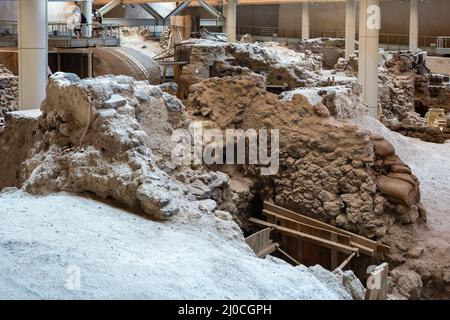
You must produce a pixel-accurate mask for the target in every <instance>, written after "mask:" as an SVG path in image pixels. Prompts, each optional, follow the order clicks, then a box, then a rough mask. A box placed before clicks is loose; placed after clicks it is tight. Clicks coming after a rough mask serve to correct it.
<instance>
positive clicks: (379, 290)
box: [364, 262, 389, 300]
mask: <svg viewBox="0 0 450 320" xmlns="http://www.w3.org/2000/svg"><path fill="white" fill-rule="evenodd" d="M388 273H389V266H388V264H387V263H386V262H384V263H382V264H380V265H379V266H378V267H376V268H375V270H373V271H372V272H371V273H370V276H369V278H368V279H367V289H366V295H365V298H364V299H365V300H386V299H387V278H388Z"/></svg>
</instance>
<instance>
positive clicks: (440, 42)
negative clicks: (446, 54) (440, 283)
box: [437, 36, 450, 49]
mask: <svg viewBox="0 0 450 320" xmlns="http://www.w3.org/2000/svg"><path fill="white" fill-rule="evenodd" d="M437 48H438V49H448V48H450V36H449V37H437Z"/></svg>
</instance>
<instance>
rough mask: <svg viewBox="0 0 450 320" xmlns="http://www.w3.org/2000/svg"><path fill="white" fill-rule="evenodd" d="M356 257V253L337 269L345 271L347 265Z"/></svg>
mask: <svg viewBox="0 0 450 320" xmlns="http://www.w3.org/2000/svg"><path fill="white" fill-rule="evenodd" d="M355 256H356V253H355V252H353V253H352V254H351V255H350V256H349V257H348V258H347V259H345V260H344V261H343V262H342V263H341V265H340V266H339V267H337V269H341V270H344V268H345V267H346V266H347V264H348V263H349V262H350V261H351V260H352V259H353V258H354V257H355Z"/></svg>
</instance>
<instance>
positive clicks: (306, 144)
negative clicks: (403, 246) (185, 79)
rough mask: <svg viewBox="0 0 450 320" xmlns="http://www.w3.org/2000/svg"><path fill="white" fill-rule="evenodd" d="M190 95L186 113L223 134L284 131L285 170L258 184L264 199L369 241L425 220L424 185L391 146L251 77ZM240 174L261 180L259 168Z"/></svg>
mask: <svg viewBox="0 0 450 320" xmlns="http://www.w3.org/2000/svg"><path fill="white" fill-rule="evenodd" d="M194 89H195V90H194ZM192 92H193V93H192V94H191V95H190V97H189V100H188V102H187V110H188V112H189V113H190V114H191V115H192V116H193V117H194V118H197V119H203V120H208V121H213V122H214V123H215V124H216V126H217V127H218V128H220V129H222V130H223V129H226V128H238V129H244V130H247V129H250V128H253V129H260V128H272V129H279V132H280V170H279V172H278V173H277V174H276V175H274V176H268V177H265V178H264V180H263V181H259V182H258V183H260V184H262V185H264V186H265V188H266V190H260V192H261V193H262V197H263V199H266V200H272V201H274V202H275V203H276V204H278V205H280V206H284V207H287V208H290V209H293V210H296V211H299V212H303V213H305V214H307V215H310V216H312V217H314V218H318V219H321V220H323V221H326V222H328V223H331V224H333V225H338V226H340V227H343V228H345V229H348V230H351V231H354V232H357V233H360V234H363V235H365V236H367V237H370V238H382V237H383V236H384V235H385V233H386V231H387V230H388V228H390V226H392V225H393V224H403V223H414V222H416V221H417V220H418V218H419V217H422V218H423V219H425V209H424V208H423V206H422V205H421V204H420V190H419V182H418V181H417V178H416V177H415V176H414V175H412V174H411V171H410V169H409V168H408V167H407V165H405V164H404V163H403V162H402V161H401V160H400V159H399V158H398V157H397V156H396V155H395V150H394V148H393V147H392V145H391V144H390V143H389V142H387V141H385V140H384V139H383V138H382V137H380V136H374V135H370V134H369V133H368V132H365V131H361V130H358V129H357V128H356V127H355V126H353V125H351V124H349V123H347V122H345V121H339V120H335V119H333V118H332V117H330V113H329V110H328V109H327V108H326V107H325V106H324V105H322V104H318V105H315V106H312V105H310V104H309V103H308V102H307V100H306V98H305V97H304V96H302V95H294V96H293V97H292V98H291V100H289V101H281V100H279V98H278V97H277V96H276V95H274V94H271V93H268V92H266V90H265V85H264V82H263V81H262V80H261V79H260V78H255V77H250V76H241V77H224V78H220V79H219V78H214V79H209V80H206V81H204V82H202V83H199V84H197V85H195V88H193V90H192ZM239 171H240V172H239V173H235V176H239V175H243V176H245V177H251V178H253V179H254V181H256V180H258V178H257V177H258V174H259V170H258V169H257V168H256V167H255V166H245V165H244V166H241V167H240V170H239ZM232 181H233V176H232ZM255 183H256V182H255ZM267 189H268V190H267ZM248 190H249V189H246V192H248Z"/></svg>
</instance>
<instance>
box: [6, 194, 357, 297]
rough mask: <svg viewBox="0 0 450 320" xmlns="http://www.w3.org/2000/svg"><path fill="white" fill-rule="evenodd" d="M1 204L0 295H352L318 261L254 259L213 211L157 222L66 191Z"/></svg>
mask: <svg viewBox="0 0 450 320" xmlns="http://www.w3.org/2000/svg"><path fill="white" fill-rule="evenodd" d="M0 203H1V206H0V217H1V220H2V224H1V226H0V254H1V256H2V259H0V274H1V275H2V276H1V277H0V287H1V288H2V290H0V298H1V299H350V298H351V295H350V294H349V293H348V292H347V291H346V290H345V288H344V286H343V285H342V283H343V280H342V279H341V278H339V277H335V276H334V275H333V274H332V273H330V272H328V271H326V270H323V269H322V268H320V267H319V266H317V267H316V268H315V269H314V270H313V271H311V270H309V269H307V268H306V267H304V266H299V267H292V266H291V265H289V264H287V263H286V262H284V261H282V260H278V259H275V258H269V259H259V258H257V257H256V256H254V254H253V252H252V251H251V249H250V248H249V247H248V246H247V245H246V244H245V242H244V241H243V237H242V234H241V231H240V229H239V227H238V226H237V225H236V224H235V223H234V222H232V221H227V220H221V219H219V218H217V217H215V215H214V214H212V213H209V214H206V213H203V214H200V213H198V212H186V213H184V214H182V215H181V216H179V217H178V218H176V219H174V220H173V221H171V222H170V223H161V222H155V221H152V220H148V219H146V218H144V217H142V216H139V215H135V214H132V213H130V212H127V211H125V210H123V209H118V208H116V207H112V206H110V205H108V204H105V203H102V202H98V201H95V200H91V199H88V198H84V197H78V196H73V195H70V194H66V193H62V194H52V195H48V196H32V195H29V194H27V193H23V192H21V191H16V192H14V191H10V192H4V193H3V194H0ZM315 274H317V275H318V276H317V277H316V276H315ZM327 274H328V277H327V278H325V279H324V277H325V276H326V275H327ZM78 276H79V277H78ZM345 279H346V280H345V281H347V282H348V279H352V278H351V277H350V278H345ZM78 280H79V281H78ZM346 285H347V286H348V287H349V288H353V291H354V288H355V287H354V286H353V287H352V286H350V285H349V284H347V283H346ZM356 288H357V290H358V291H357V292H359V293H360V294H361V290H362V288H361V285H360V284H359V286H357V287H356ZM359 297H361V296H359Z"/></svg>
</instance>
